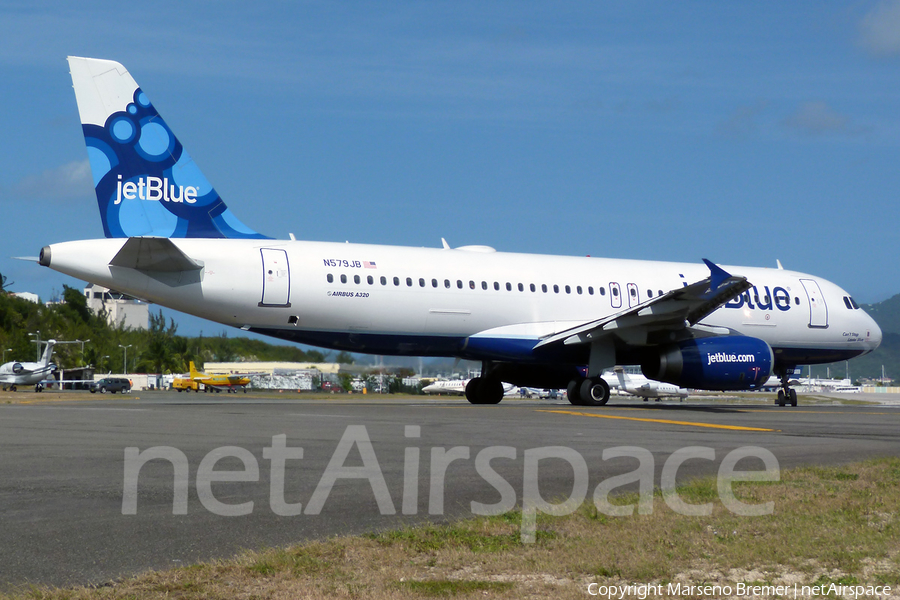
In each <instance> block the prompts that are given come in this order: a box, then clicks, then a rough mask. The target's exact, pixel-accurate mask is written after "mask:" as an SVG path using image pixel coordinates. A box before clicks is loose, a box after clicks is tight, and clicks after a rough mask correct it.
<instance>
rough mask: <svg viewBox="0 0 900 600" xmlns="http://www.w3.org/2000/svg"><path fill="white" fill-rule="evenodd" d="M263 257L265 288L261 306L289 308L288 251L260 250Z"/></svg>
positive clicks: (275, 249)
mask: <svg viewBox="0 0 900 600" xmlns="http://www.w3.org/2000/svg"><path fill="white" fill-rule="evenodd" d="M259 252H260V254H261V255H262V269H263V288H262V300H260V302H259V305H260V306H279V307H289V306H290V305H291V269H290V266H289V265H288V257H287V250H281V249H279V248H260V250H259Z"/></svg>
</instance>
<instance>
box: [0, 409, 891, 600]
mask: <svg viewBox="0 0 900 600" xmlns="http://www.w3.org/2000/svg"><path fill="white" fill-rule="evenodd" d="M136 396H137V397H122V396H115V397H109V396H107V397H95V396H90V395H87V394H73V395H72V399H73V400H72V401H62V402H52V403H41V402H38V403H35V404H27V405H24V404H0V440H2V443H0V450H2V458H0V515H2V517H0V519H2V522H0V588H6V589H8V588H10V587H12V586H16V585H19V584H23V583H27V582H31V583H47V584H55V585H66V584H83V583H99V582H104V581H107V580H110V579H113V578H116V577H119V576H123V575H128V574H132V573H136V572H140V571H143V570H147V569H157V568H166V567H171V566H177V565H184V564H190V563H193V562H197V561H200V560H207V559H212V558H224V557H229V556H232V555H234V554H235V553H237V552H239V551H240V550H242V549H245V548H261V547H267V546H277V545H286V544H290V543H295V542H300V541H303V540H309V539H316V538H324V537H328V536H333V535H338V534H351V533H364V532H369V531H373V530H381V529H388V528H396V527H398V526H401V525H402V524H405V523H416V522H422V521H426V520H431V521H443V520H448V519H453V518H459V517H464V516H469V515H471V514H472V509H471V503H472V502H473V501H474V502H481V503H485V504H493V503H498V502H500V501H501V498H502V496H501V492H500V490H501V488H500V487H498V486H497V485H494V484H492V483H489V481H488V480H489V479H490V477H485V475H484V474H485V473H486V471H485V470H484V469H483V468H482V469H480V470H479V469H478V468H476V456H478V454H479V452H481V451H482V450H484V449H485V448H493V447H502V448H493V449H492V450H489V451H488V453H490V452H496V453H497V456H499V458H495V459H493V460H492V461H491V462H490V467H491V468H492V469H493V470H494V471H496V474H497V475H499V476H500V477H502V479H503V480H504V481H506V482H507V483H508V484H509V486H511V488H512V489H513V490H515V493H516V501H517V502H520V501H521V499H522V494H523V473H524V465H525V453H526V451H531V452H533V453H534V452H535V451H536V449H541V448H549V447H556V450H554V451H551V452H550V453H551V454H552V453H553V452H563V453H566V452H568V453H569V455H570V456H571V455H572V453H575V454H577V455H579V456H581V457H583V459H584V461H585V463H586V465H587V467H588V470H589V475H590V486H589V488H588V489H589V492H588V495H587V502H590V501H591V498H592V494H593V490H594V488H595V487H596V485H597V484H598V483H599V482H600V481H602V480H605V479H607V478H609V477H611V476H613V475H616V474H621V473H628V472H632V471H633V470H634V469H635V465H636V461H635V459H628V458H623V459H611V460H607V461H604V460H603V459H602V453H603V450H604V449H607V448H613V447H619V446H638V447H640V448H644V449H647V450H649V451H650V452H651V453H652V454H653V457H654V467H655V471H656V476H655V483H656V485H659V481H660V480H659V477H660V471H661V469H662V466H663V464H664V463H665V461H666V460H667V459H668V458H669V457H670V456H671V455H672V453H673V452H675V451H678V450H680V449H684V448H688V447H692V446H703V447H709V448H713V449H714V450H715V460H714V461H709V460H702V459H692V460H689V461H687V462H685V463H684V464H683V465H682V466H681V468H680V469H679V471H678V474H679V477H680V478H685V477H692V476H698V475H708V474H715V473H716V472H717V471H718V468H719V464H720V462H721V461H722V459H723V458H724V457H725V455H726V454H727V453H728V452H730V451H732V450H734V449H736V448H741V447H746V446H755V447H761V448H764V449H766V450H768V451H770V452H772V453H773V454H774V455H775V457H776V458H777V460H778V464H779V466H780V468H782V469H785V468H790V467H795V466H799V465H810V464H820V465H822V464H825V465H828V464H838V463H846V462H852V461H858V460H863V459H866V458H872V457H879V456H887V455H891V456H895V455H897V454H898V453H900V443H898V441H900V440H898V425H900V408H898V407H893V406H887V405H882V406H837V405H828V404H825V405H822V404H819V405H810V406H803V405H801V406H799V407H796V408H778V407H775V406H769V405H764V404H749V403H748V404H744V405H737V404H721V403H703V401H691V402H685V403H683V404H682V403H677V402H674V403H659V404H657V403H649V404H644V403H641V402H639V401H635V400H625V399H619V398H615V397H614V398H613V399H612V400H611V404H610V405H608V406H605V407H597V408H593V407H590V408H588V407H574V406H572V405H570V404H568V403H566V402H564V401H534V400H509V399H507V400H504V401H503V402H502V403H501V404H500V405H497V406H472V405H469V404H468V403H467V402H466V401H465V400H461V399H460V400H456V399H451V400H447V399H421V400H419V399H408V400H392V399H388V400H362V399H361V398H360V397H359V396H354V397H350V398H348V397H336V398H338V399H335V400H307V399H279V398H273V397H260V398H255V397H252V396H244V395H243V394H238V395H225V394H221V395H215V396H206V395H190V394H189V395H180V394H174V393H160V392H156V393H153V392H149V393H143V394H137V395H136ZM802 400H803V398H802V397H801V402H802ZM281 435H284V436H285V437H284V438H283V439H284V445H285V446H286V448H287V449H289V450H288V451H284V452H281V451H276V450H271V449H270V450H264V449H266V448H271V447H273V443H275V442H277V441H278V440H279V439H281V438H276V439H275V442H273V437H274V436H281ZM342 439H343V440H344V442H343V445H342V444H341V440H342ZM365 439H368V440H370V442H371V445H370V446H367V445H366V443H365ZM276 446H277V443H276ZM154 447H156V448H162V450H158V452H161V453H162V454H163V455H164V456H166V457H170V458H171V457H173V456H176V457H177V456H178V455H180V454H183V457H184V459H185V462H186V464H187V466H188V476H187V478H186V479H185V478H183V477H177V476H176V475H175V472H176V469H175V468H173V466H172V463H171V462H168V461H167V460H163V459H156V460H150V461H148V462H146V463H145V464H144V465H143V466H142V467H141V468H140V470H139V471H137V474H138V478H137V481H138V483H137V487H136V488H135V489H136V490H137V502H136V504H135V505H133V509H134V510H133V511H131V512H134V513H135V514H123V510H124V512H126V513H127V512H129V510H128V506H127V505H128V502H127V501H126V502H123V500H127V496H128V493H127V488H128V485H127V479H126V471H127V470H128V469H126V464H130V465H131V467H134V464H136V463H134V462H131V463H127V460H126V455H127V453H128V452H129V451H128V450H126V449H127V448H134V449H135V450H133V451H131V452H133V453H138V452H143V451H146V450H148V449H150V448H154ZM297 448H302V449H303V456H302V458H296V456H297V455H296V452H297V450H293V451H291V450H290V449H297ZM216 449H220V450H219V452H220V453H223V454H226V455H229V456H228V457H226V458H223V459H221V460H219V461H218V462H215V458H216V456H217V455H216V453H215V451H216ZM560 449H562V450H560ZM285 452H287V456H286V455H285ZM290 452H294V453H295V454H290ZM279 454H280V455H281V456H282V457H285V458H286V459H285V460H283V461H282V462H283V464H284V481H283V485H282V484H281V483H280V482H279V481H278V476H277V474H276V476H275V480H276V481H275V485H273V482H272V479H273V477H272V473H273V466H275V464H276V463H277V462H279V461H278V460H272V457H273V455H279ZM416 455H418V457H419V459H418V467H417V468H416V465H415V462H414V461H413V457H414V456H416ZM504 455H505V456H507V457H509V456H514V457H515V458H503V457H502V456H504ZM146 456H147V455H145V457H146ZM241 456H243V462H242V460H241V458H239V457H241ZM486 456H487V454H485V457H486ZM449 458H455V460H452V461H451V460H448V459H449ZM332 460H336V461H338V462H336V463H334V464H332V467H335V468H338V470H334V469H331V470H329V469H328V465H329V461H332ZM373 461H377V465H376V464H375V462H373ZM176 462H178V461H177V460H176ZM254 464H255V465H256V466H257V467H258V476H256V477H254V472H253V465H254ZM405 465H406V468H405ZM739 466H740V468H745V469H759V468H762V463H761V462H760V461H755V460H754V459H747V461H746V463H745V462H742V463H740V465H739ZM354 467H358V469H356V470H353V468H354ZM210 469H214V470H215V471H228V472H232V473H235V472H237V473H238V475H237V476H238V477H240V476H241V473H243V475H244V479H245V480H244V481H220V482H214V483H212V484H210V486H209V488H208V490H206V489H205V488H204V486H203V485H202V482H201V485H200V486H199V488H198V473H199V472H203V473H205V475H204V477H205V478H206V480H208V479H209V477H210V475H209V473H210V472H211V471H210ZM248 469H249V471H248ZM274 470H275V471H276V472H277V471H278V469H277V468H275V469H274ZM132 472H135V469H134V468H132ZM326 472H328V473H339V474H342V475H344V476H346V477H345V478H343V479H341V478H338V479H335V480H330V481H332V482H333V486H332V487H331V489H330V493H328V494H327V496H325V495H324V491H325V490H324V489H323V490H320V493H318V494H316V493H314V492H315V491H316V490H317V487H321V485H320V484H321V483H322V481H320V480H323V479H327V478H326V477H324V475H325V474H326ZM537 472H538V478H539V484H540V488H539V489H540V493H541V495H542V496H543V497H544V498H548V499H554V498H560V499H561V498H566V497H568V495H569V494H570V493H571V492H572V489H573V477H574V475H573V472H574V471H573V468H572V467H571V466H569V464H568V463H567V462H566V461H565V460H562V459H560V458H552V459H547V460H544V461H541V462H539V463H538V471H537ZM220 475H221V474H220ZM354 475H355V476H356V478H355V479H354V478H350V477H351V476H354ZM226 476H227V475H226ZM212 477H216V475H215V474H213V475H212ZM379 477H381V478H383V481H384V483H385V484H386V488H385V489H386V492H384V491H383V490H380V489H379V486H380V483H379ZM201 479H203V478H201ZM176 480H177V481H180V482H181V483H182V484H186V485H187V492H188V495H187V502H186V504H185V505H181V508H180V509H179V504H178V498H179V496H178V493H177V491H176V489H175V488H176V485H175V484H176ZM441 482H443V494H441V493H440V492H441V489H440V488H441ZM200 488H204V489H200ZM273 488H275V490H274V491H273ZM325 488H327V485H326V486H325ZM198 489H200V494H201V495H202V494H204V493H205V494H206V495H205V496H203V498H201V496H198ZM279 489H283V490H284V492H283V501H282V499H281V496H280V491H279ZM317 495H318V504H320V505H321V511H320V512H319V514H308V513H303V514H296V513H299V512H302V511H306V510H307V509H308V508H309V506H310V505H315V504H316V496H317ZM204 498H205V500H204ZM210 498H212V500H210ZM442 499H443V507H441V500H442ZM215 502H219V503H221V504H219V505H216V504H215ZM249 502H252V503H253V504H252V506H250V505H248V504H247V503H249ZM279 502H280V503H279ZM298 504H299V505H300V506H299V507H298ZM273 506H275V507H276V508H275V509H273ZM217 507H218V508H217ZM223 507H224V509H223ZM235 507H238V508H235ZM248 507H249V508H250V510H249V512H248V511H247V508H248ZM388 509H392V510H393V512H394V513H395V514H383V513H390V512H391V510H388ZM173 510H175V512H181V513H186V514H173ZM223 510H224V511H235V512H247V513H248V514H244V515H241V516H223V515H222V514H221V513H222V511H223ZM278 512H280V513H285V512H290V513H291V514H290V515H289V516H281V515H280V514H276V513H278ZM404 512H405V513H408V514H403V513H404ZM430 512H434V513H437V514H430ZM217 513H219V514H217Z"/></svg>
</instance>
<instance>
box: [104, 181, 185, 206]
mask: <svg viewBox="0 0 900 600" xmlns="http://www.w3.org/2000/svg"><path fill="white" fill-rule="evenodd" d="M197 193H198V190H197V188H196V187H195V186H193V185H173V184H170V183H169V180H168V178H166V177H140V178H138V180H137V182H134V181H125V182H123V181H122V176H121V175H119V183H118V185H117V186H116V199H115V204H121V203H122V200H135V199H137V200H148V201H150V202H160V201H161V202H187V203H188V204H194V203H196V202H197Z"/></svg>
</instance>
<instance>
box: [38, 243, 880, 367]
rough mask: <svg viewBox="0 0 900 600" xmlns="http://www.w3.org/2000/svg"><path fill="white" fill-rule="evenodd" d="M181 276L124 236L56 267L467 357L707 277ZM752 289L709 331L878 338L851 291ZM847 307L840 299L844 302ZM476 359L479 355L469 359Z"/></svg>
mask: <svg viewBox="0 0 900 600" xmlns="http://www.w3.org/2000/svg"><path fill="white" fill-rule="evenodd" d="M171 241H172V243H174V244H175V245H176V246H177V247H178V248H179V249H180V250H181V251H182V252H184V254H186V255H187V256H189V257H190V258H192V259H193V260H194V261H196V262H198V263H200V264H202V268H201V269H200V270H199V273H195V274H194V275H193V276H192V277H189V276H187V275H185V274H184V273H174V274H173V273H167V272H166V273H145V272H142V271H139V270H136V269H131V268H123V267H116V266H110V264H109V263H110V261H111V260H112V259H113V257H114V256H115V255H116V253H117V252H118V251H119V249H120V248H121V247H122V245H123V244H124V243H125V240H124V239H99V240H85V241H75V242H65V243H60V244H54V245H52V246H50V247H49V249H50V253H51V254H50V261H49V262H50V264H49V266H50V267H51V268H53V269H55V270H57V271H60V272H63V273H66V274H68V275H71V276H73V277H78V278H83V279H86V280H88V281H91V282H93V283H96V284H100V285H104V286H107V287H111V288H113V289H116V290H119V291H121V292H124V293H127V294H130V295H133V296H136V297H139V298H143V299H146V300H148V301H151V302H155V303H158V304H161V305H164V306H167V307H171V308H173V309H176V310H179V311H182V312H185V313H189V314H193V315H197V316H200V317H203V318H207V319H210V320H213V321H217V322H220V323H224V324H227V325H232V326H235V327H240V328H244V329H251V330H253V331H258V332H260V333H266V334H269V335H274V336H276V337H282V338H284V339H290V340H294V341H298V342H304V343H309V344H314V345H319V346H326V347H333V348H341V349H348V350H357V351H362V352H371V353H377V354H395V355H423V356H424V355H434V356H464V357H467V356H468V354H467V352H466V340H467V338H469V337H470V336H475V335H476V334H477V335H478V336H490V335H491V334H492V332H495V333H497V334H498V335H502V336H503V337H504V338H505V339H508V338H521V339H523V340H538V339H540V338H541V337H543V336H546V335H549V334H551V333H555V332H559V331H562V330H565V329H567V328H568V327H571V326H574V325H578V324H580V323H584V322H587V321H591V320H595V319H599V318H601V317H603V316H606V315H610V314H614V313H618V312H621V311H622V310H624V309H627V308H628V307H629V306H635V305H637V304H640V303H641V302H644V301H646V300H648V299H650V298H652V297H656V296H658V295H659V294H662V293H665V292H668V291H669V290H673V289H676V288H681V287H683V286H685V285H688V284H691V283H694V282H697V281H700V280H703V279H704V278H705V277H707V276H708V275H709V270H708V269H707V268H706V267H705V266H704V265H703V264H701V263H698V264H685V263H668V262H655V261H637V260H622V259H603V258H590V257H583V258H582V257H564V256H550V255H532V254H511V253H501V252H494V251H489V250H486V249H483V248H480V249H473V250H466V249H430V248H406V247H396V246H377V245H362V244H349V243H347V244H340V243H326V242H304V241H293V240H291V241H281V240H278V241H276V240H233V239H223V240H219V239H173V240H171ZM723 268H725V269H726V270H727V271H729V272H730V273H731V274H733V275H737V276H744V277H747V278H748V280H749V281H750V282H751V283H752V284H753V285H754V286H755V287H754V288H751V289H750V290H749V291H748V292H745V293H744V294H743V295H742V296H740V297H739V298H737V299H735V300H732V301H731V302H729V303H728V304H727V305H726V306H725V307H723V308H720V309H719V310H716V311H715V312H713V313H712V314H710V315H708V316H707V317H706V318H705V319H703V321H702V323H701V324H702V325H707V326H711V327H718V328H727V329H728V330H731V331H733V332H737V333H741V334H744V335H747V336H751V337H755V338H758V339H761V340H764V341H766V342H767V343H768V344H769V345H770V346H771V347H772V348H773V351H774V356H775V360H776V361H778V360H781V361H783V362H785V363H790V364H806V363H812V362H832V361H836V360H843V359H845V358H849V357H852V356H856V355H859V354H863V353H865V352H868V351H871V350H872V349H874V348H875V347H877V346H878V344H879V343H880V341H881V331H880V329H879V328H878V326H877V325H876V324H875V322H874V321H873V320H872V319H871V318H870V317H869V316H868V315H867V314H866V313H865V312H864V311H862V310H859V309H858V308H854V306H851V301H850V300H849V294H848V293H847V292H845V291H843V290H842V289H840V288H839V287H838V286H836V285H834V284H832V283H830V282H828V281H826V280H824V279H821V278H817V277H813V276H810V275H805V274H802V273H797V272H793V271H787V270H781V269H766V268H755V267H735V266H724V267H723ZM845 298H846V300H845ZM469 357H471V358H478V357H477V356H469Z"/></svg>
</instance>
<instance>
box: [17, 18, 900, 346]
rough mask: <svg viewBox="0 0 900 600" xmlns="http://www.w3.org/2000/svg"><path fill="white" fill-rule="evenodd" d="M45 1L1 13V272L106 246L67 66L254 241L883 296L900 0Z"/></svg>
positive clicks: (26, 280) (898, 81)
mask: <svg viewBox="0 0 900 600" xmlns="http://www.w3.org/2000/svg"><path fill="white" fill-rule="evenodd" d="M47 6H48V5H47V4H43V3H32V2H0V78H2V81H3V86H2V92H0V125H2V126H0V131H2V134H0V135H2V136H3V137H2V141H3V143H2V144H0V206H2V210H3V215H4V218H3V223H4V225H5V227H4V234H3V236H2V239H0V257H10V256H21V255H28V256H34V255H36V254H37V253H38V251H39V250H40V248H41V246H43V245H45V244H48V243H53V242H59V241H65V240H72V239H84V238H94V237H102V235H103V232H102V228H101V226H100V221H99V217H98V213H97V207H96V201H95V199H94V196H93V190H92V187H91V183H90V178H89V170H88V167H87V154H86V151H85V149H84V144H83V139H82V136H81V129H80V126H79V122H78V113H77V109H76V106H75V99H74V95H73V93H72V89H71V80H70V78H69V74H68V67H67V64H66V62H65V57H66V56H67V55H77V56H90V57H97V58H107V59H113V60H117V61H119V62H121V63H123V64H124V65H125V66H126V67H127V68H128V69H129V70H130V71H131V73H132V75H133V76H134V77H135V79H136V80H137V81H138V83H139V84H140V85H141V87H142V88H143V90H144V91H145V92H146V93H147V94H148V96H149V97H150V99H151V100H152V101H153V103H154V105H155V106H156V108H157V109H158V110H159V111H160V113H161V114H162V115H163V117H164V118H165V119H166V121H167V123H168V124H169V125H170V126H171V127H172V129H173V130H174V131H175V133H176V134H177V135H178V137H179V139H180V140H181V142H182V143H183V144H184V145H185V147H186V148H187V149H188V151H189V152H190V153H191V155H192V156H193V158H194V160H195V161H196V162H197V164H198V165H199V166H200V168H201V169H202V170H203V171H204V173H205V174H206V176H207V177H208V178H209V179H210V181H212V183H213V185H214V186H215V187H216V189H217V191H218V192H219V194H220V195H221V196H222V198H223V199H224V200H225V202H226V203H227V204H228V205H229V207H230V208H231V209H232V211H233V212H234V213H235V214H236V215H237V216H238V217H239V218H240V219H241V220H243V221H244V222H245V223H246V224H247V225H249V226H250V227H252V228H254V229H256V230H258V231H261V232H264V233H266V234H269V235H272V236H275V237H287V235H288V233H294V234H295V235H296V236H297V238H298V239H310V240H329V241H344V240H350V241H354V242H366V243H383V244H398V245H410V246H434V247H437V246H440V239H441V237H445V238H447V240H448V242H449V243H450V244H451V245H453V246H460V245H465V244H487V245H491V246H494V247H496V248H497V249H498V250H504V251H514V252H536V253H547V254H569V255H585V254H590V255H592V256H609V257H628V258H641V259H651V260H676V261H686V262H699V261H700V259H701V258H709V259H711V260H714V261H716V262H719V263H722V264H731V265H752V266H774V265H775V261H776V259H780V260H781V261H782V263H783V264H784V265H785V267H787V268H791V269H795V270H799V271H804V272H807V273H813V274H816V275H819V276H822V277H825V278H826V279H829V280H832V281H834V282H836V283H838V284H839V285H841V286H842V287H844V288H846V289H847V290H849V291H850V292H851V293H852V294H853V295H854V296H855V297H856V298H857V300H858V301H860V302H878V301H881V300H884V299H886V298H888V297H890V296H892V295H894V294H897V293H900V272H898V270H897V268H896V263H897V257H898V255H900V239H898V236H896V235H895V232H896V230H897V224H898V213H900V203H898V202H897V194H898V190H900V185H898V184H900V181H898V180H900V168H898V165H900V160H898V159H900V156H898V146H900V2H898V1H891V2H877V1H874V2H865V1H864V2H817V3H812V2H798V3H792V2H791V3H789V2H754V3H744V2H741V3H730V2H640V1H637V2H571V3H548V2H459V1H453V2H428V3H406V2H391V3H370V2H360V3H354V2H348V3H332V2H268V3H253V4H251V3H246V2H227V1H224V2H212V1H205V2H184V1H180V2H157V3H152V6H153V7H154V8H153V9H152V10H151V9H150V8H148V6H151V5H148V4H145V3H123V2H91V1H83V2H78V3H59V4H58V5H57V6H56V8H53V9H48V8H47ZM0 272H2V273H3V274H4V275H7V276H8V277H9V279H10V280H12V281H15V285H13V286H12V289H14V290H16V291H33V292H36V293H38V294H40V295H41V296H42V297H43V298H45V299H46V298H49V297H50V296H51V295H52V293H53V291H54V290H56V291H59V290H61V289H62V286H63V284H64V283H65V284H68V285H74V286H81V285H82V282H80V281H75V280H72V279H69V278H66V277H64V276H62V275H60V274H58V273H56V272H54V271H50V270H49V269H43V268H39V267H37V266H36V265H34V264H28V263H22V262H18V261H13V260H9V259H8V258H0ZM178 321H179V322H180V323H182V331H184V332H185V333H191V332H195V331H198V330H199V329H200V328H202V329H203V330H204V333H205V334H207V333H215V332H218V331H222V330H224V329H225V328H223V327H221V326H217V325H213V324H210V323H206V324H205V325H204V324H203V323H202V322H200V321H198V320H189V319H187V318H184V319H181V318H178ZM228 331H229V332H233V333H232V334H237V332H235V331H234V330H230V329H229V330H228Z"/></svg>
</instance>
